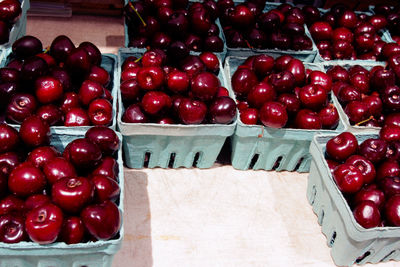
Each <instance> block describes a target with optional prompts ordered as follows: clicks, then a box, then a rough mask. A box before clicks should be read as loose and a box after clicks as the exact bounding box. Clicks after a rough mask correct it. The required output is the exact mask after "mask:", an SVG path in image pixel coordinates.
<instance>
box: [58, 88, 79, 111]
mask: <svg viewBox="0 0 400 267" xmlns="http://www.w3.org/2000/svg"><path fill="white" fill-rule="evenodd" d="M79 106H80V104H79V96H78V94H76V93H74V92H66V93H65V94H64V96H63V98H62V100H61V104H60V109H61V111H62V112H63V113H64V114H66V113H68V111H70V110H71V109H72V108H79Z"/></svg>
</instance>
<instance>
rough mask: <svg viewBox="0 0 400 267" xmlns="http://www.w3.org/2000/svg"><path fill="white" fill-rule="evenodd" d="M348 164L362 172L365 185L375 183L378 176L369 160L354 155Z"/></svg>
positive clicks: (348, 160) (347, 161)
mask: <svg viewBox="0 0 400 267" xmlns="http://www.w3.org/2000/svg"><path fill="white" fill-rule="evenodd" d="M346 163H347V164H350V165H353V166H354V167H356V168H358V169H359V170H360V172H361V174H362V175H363V180H364V183H365V184H370V183H372V182H373V181H374V179H375V176H376V171H375V167H374V164H373V163H372V162H371V161H369V160H368V159H367V158H365V157H363V156H360V155H352V156H350V157H349V158H348V159H347V160H346Z"/></svg>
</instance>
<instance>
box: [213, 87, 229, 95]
mask: <svg viewBox="0 0 400 267" xmlns="http://www.w3.org/2000/svg"><path fill="white" fill-rule="evenodd" d="M219 96H229V91H228V89H226V88H225V87H222V86H220V87H218V91H217V95H216V97H219Z"/></svg>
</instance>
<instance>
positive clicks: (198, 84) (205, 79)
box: [191, 72, 220, 101]
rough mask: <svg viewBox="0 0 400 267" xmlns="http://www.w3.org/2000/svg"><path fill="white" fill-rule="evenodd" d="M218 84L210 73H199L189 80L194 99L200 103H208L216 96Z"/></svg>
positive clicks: (215, 77) (216, 79)
mask: <svg viewBox="0 0 400 267" xmlns="http://www.w3.org/2000/svg"><path fill="white" fill-rule="evenodd" d="M219 86H220V82H219V80H218V78H217V76H215V75H214V74H212V73H210V72H200V73H198V74H197V75H195V76H194V77H193V78H192V80H191V90H192V93H193V95H194V96H195V97H198V98H199V99H200V100H202V101H210V100H212V99H213V98H214V97H215V95H216V94H217V91H218V88H219Z"/></svg>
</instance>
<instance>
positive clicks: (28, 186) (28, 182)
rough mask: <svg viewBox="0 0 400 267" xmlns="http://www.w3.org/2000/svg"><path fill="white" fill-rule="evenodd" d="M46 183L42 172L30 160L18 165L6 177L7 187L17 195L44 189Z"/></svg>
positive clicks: (22, 195)
mask: <svg viewBox="0 0 400 267" xmlns="http://www.w3.org/2000/svg"><path fill="white" fill-rule="evenodd" d="M46 184H47V182H46V178H45V176H44V175H43V173H42V172H41V171H40V169H39V168H36V167H35V166H34V165H33V164H32V163H30V162H24V163H21V164H20V165H18V166H17V167H16V168H15V169H14V170H13V171H12V172H11V174H10V176H9V178H8V188H9V189H10V191H11V192H13V193H14V194H15V195H16V196H18V197H27V196H29V195H32V194H35V193H39V192H41V191H42V190H43V189H45V187H46Z"/></svg>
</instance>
